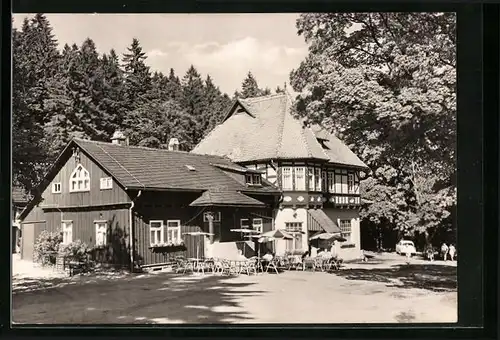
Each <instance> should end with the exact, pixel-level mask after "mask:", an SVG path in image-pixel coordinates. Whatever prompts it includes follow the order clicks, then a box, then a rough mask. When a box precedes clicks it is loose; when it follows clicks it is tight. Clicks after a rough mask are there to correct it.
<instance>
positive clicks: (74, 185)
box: [69, 164, 90, 192]
mask: <svg viewBox="0 0 500 340" xmlns="http://www.w3.org/2000/svg"><path fill="white" fill-rule="evenodd" d="M89 190H90V175H89V172H88V171H87V170H85V168H84V167H83V166H82V165H81V164H78V166H77V167H76V169H75V170H74V171H73V172H72V173H71V176H70V178H69V191H70V192H82V191H89Z"/></svg>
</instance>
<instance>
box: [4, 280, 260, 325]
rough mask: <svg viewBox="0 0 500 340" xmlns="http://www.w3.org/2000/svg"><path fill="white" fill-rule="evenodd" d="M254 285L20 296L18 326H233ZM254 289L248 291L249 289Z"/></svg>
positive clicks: (143, 286) (101, 287)
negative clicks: (167, 324)
mask: <svg viewBox="0 0 500 340" xmlns="http://www.w3.org/2000/svg"><path fill="white" fill-rule="evenodd" d="M253 284H254V283H252V282H247V283H235V282H231V280H230V279H229V278H228V277H221V276H216V275H207V276H194V275H178V274H157V275H153V276H146V277H142V278H140V279H131V278H130V277H129V278H127V279H109V280H101V281H99V282H97V283H89V284H85V285H65V286H60V287H57V288H54V289H48V290H40V291H30V292H24V293H18V294H15V295H14V296H13V299H12V300H13V301H12V302H13V320H14V321H15V322H16V323H44V324H51V323H60V324H76V323H84V324H109V323H126V324H130V323H135V324H138V323H141V324H152V323H232V322H245V320H251V317H250V316H249V315H247V313H245V312H244V311H243V310H242V308H241V307H240V304H239V302H238V299H239V298H240V297H242V296H245V295H252V296H255V295H259V294H262V293H265V292H263V291H257V290H252V289H251V287H250V286H251V285H253ZM249 288H250V289H249Z"/></svg>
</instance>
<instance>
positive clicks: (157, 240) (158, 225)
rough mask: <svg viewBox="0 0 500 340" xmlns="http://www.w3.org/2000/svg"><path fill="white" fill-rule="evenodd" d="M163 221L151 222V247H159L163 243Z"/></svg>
mask: <svg viewBox="0 0 500 340" xmlns="http://www.w3.org/2000/svg"><path fill="white" fill-rule="evenodd" d="M163 240H164V238H163V221H150V222H149V243H150V244H151V246H155V245H159V244H162V243H164V242H163Z"/></svg>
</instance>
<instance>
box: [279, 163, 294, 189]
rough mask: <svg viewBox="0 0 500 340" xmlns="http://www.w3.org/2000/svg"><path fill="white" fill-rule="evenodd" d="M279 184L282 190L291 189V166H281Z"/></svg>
mask: <svg viewBox="0 0 500 340" xmlns="http://www.w3.org/2000/svg"><path fill="white" fill-rule="evenodd" d="M281 171H282V174H281V178H282V180H281V182H282V183H281V186H282V189H283V190H292V189H293V188H292V168H291V167H288V166H287V167H283V168H282V169H281Z"/></svg>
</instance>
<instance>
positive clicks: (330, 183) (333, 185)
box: [327, 171, 335, 192]
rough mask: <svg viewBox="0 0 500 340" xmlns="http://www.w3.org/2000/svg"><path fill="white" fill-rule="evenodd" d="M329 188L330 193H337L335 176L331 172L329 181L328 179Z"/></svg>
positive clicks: (329, 172)
mask: <svg viewBox="0 0 500 340" xmlns="http://www.w3.org/2000/svg"><path fill="white" fill-rule="evenodd" d="M327 182H328V183H327V185H328V186H327V188H328V191H329V192H335V181H334V174H333V172H331V171H328V179H327Z"/></svg>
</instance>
